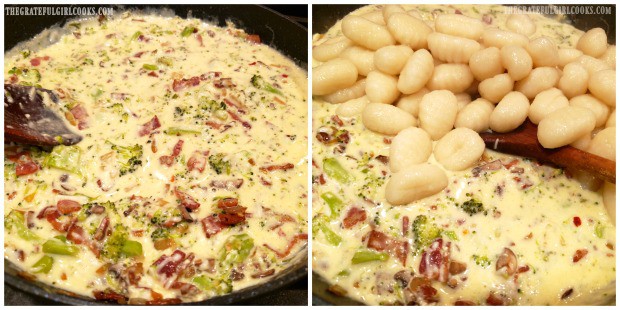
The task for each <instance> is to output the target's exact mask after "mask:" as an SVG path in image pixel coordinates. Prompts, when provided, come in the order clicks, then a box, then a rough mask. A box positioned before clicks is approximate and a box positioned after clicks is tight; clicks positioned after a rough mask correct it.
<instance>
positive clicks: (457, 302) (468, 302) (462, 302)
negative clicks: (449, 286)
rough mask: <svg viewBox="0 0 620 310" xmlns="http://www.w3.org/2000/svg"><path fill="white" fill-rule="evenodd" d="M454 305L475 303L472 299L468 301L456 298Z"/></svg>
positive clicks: (472, 304)
mask: <svg viewBox="0 0 620 310" xmlns="http://www.w3.org/2000/svg"><path fill="white" fill-rule="evenodd" d="M454 305H455V306H475V305H476V303H474V302H473V301H469V300H461V299H459V300H457V301H455V302H454Z"/></svg>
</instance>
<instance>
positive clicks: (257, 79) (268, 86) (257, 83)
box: [251, 75, 284, 96]
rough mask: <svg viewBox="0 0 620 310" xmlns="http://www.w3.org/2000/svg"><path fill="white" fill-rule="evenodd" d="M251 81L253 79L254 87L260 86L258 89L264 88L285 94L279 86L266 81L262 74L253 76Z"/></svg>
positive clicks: (278, 93) (271, 91)
mask: <svg viewBox="0 0 620 310" xmlns="http://www.w3.org/2000/svg"><path fill="white" fill-rule="evenodd" d="M251 81H252V85H253V86H254V87H256V88H258V89H262V90H264V91H268V92H270V93H274V94H277V95H280V96H284V95H283V94H282V92H281V91H280V90H279V89H277V88H275V87H273V85H271V84H269V83H267V82H265V80H264V79H263V77H262V76H260V75H254V76H252V80H251Z"/></svg>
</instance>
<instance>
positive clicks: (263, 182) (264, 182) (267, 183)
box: [258, 176, 325, 186]
mask: <svg viewBox="0 0 620 310" xmlns="http://www.w3.org/2000/svg"><path fill="white" fill-rule="evenodd" d="M258 178H259V180H260V183H261V184H263V185H265V186H271V182H270V181H269V180H266V179H265V178H263V177H262V176H259V177H258ZM323 184H325V183H323Z"/></svg>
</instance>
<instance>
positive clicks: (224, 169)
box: [209, 153, 230, 174]
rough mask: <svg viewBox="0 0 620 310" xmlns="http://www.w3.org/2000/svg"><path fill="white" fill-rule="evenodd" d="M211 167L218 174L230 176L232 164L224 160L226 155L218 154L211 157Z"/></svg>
mask: <svg viewBox="0 0 620 310" xmlns="http://www.w3.org/2000/svg"><path fill="white" fill-rule="evenodd" d="M209 166H211V168H213V170H215V173H217V174H222V173H225V174H230V162H229V161H227V160H225V159H224V154H222V153H217V154H213V155H211V156H209Z"/></svg>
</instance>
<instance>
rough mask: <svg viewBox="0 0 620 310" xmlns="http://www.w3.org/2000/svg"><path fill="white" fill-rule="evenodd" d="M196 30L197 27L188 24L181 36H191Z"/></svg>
mask: <svg viewBox="0 0 620 310" xmlns="http://www.w3.org/2000/svg"><path fill="white" fill-rule="evenodd" d="M195 30H196V27H192V26H187V27H185V28H184V29H183V31H181V37H184V38H185V37H189V35H191V34H192V33H194V31H195Z"/></svg>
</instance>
